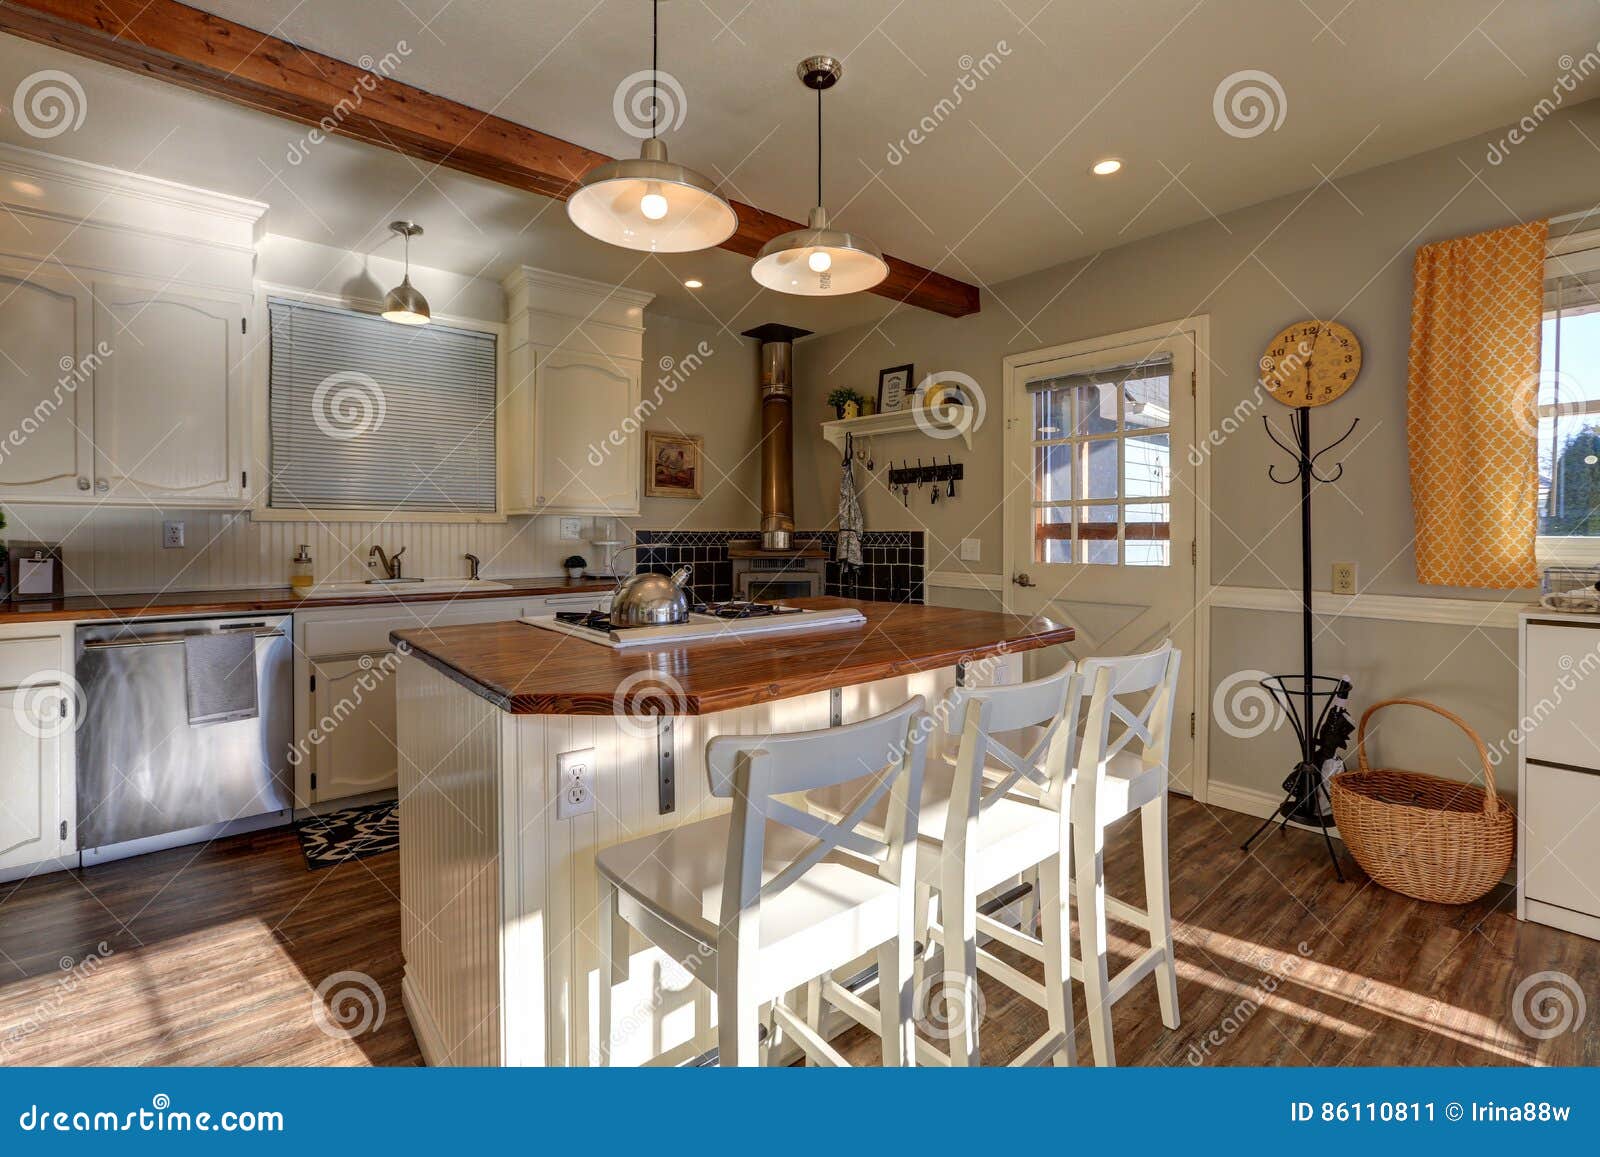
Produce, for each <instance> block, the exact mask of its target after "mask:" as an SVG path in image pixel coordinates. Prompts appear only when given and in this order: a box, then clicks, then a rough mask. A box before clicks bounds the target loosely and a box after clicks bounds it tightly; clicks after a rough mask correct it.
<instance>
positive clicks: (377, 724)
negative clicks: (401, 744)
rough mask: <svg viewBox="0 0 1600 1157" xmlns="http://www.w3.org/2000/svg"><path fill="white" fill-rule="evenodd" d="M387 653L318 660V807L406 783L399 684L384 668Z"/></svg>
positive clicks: (314, 798)
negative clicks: (398, 735)
mask: <svg viewBox="0 0 1600 1157" xmlns="http://www.w3.org/2000/svg"><path fill="white" fill-rule="evenodd" d="M386 654H387V652H376V653H373V654H369V655H358V656H354V657H351V658H344V659H317V660H315V661H313V662H312V664H311V670H312V673H313V674H314V676H315V677H316V680H317V690H316V693H315V694H314V695H313V696H312V699H311V708H312V711H313V712H314V718H313V719H312V726H313V727H314V728H315V729H316V731H317V741H316V743H315V744H314V745H313V747H312V750H313V752H314V753H315V754H314V755H313V757H312V766H313V768H314V769H315V774H316V777H317V778H316V786H315V787H313V788H312V791H311V799H312V802H314V803H321V802H322V801H324V800H330V799H344V798H345V797H346V796H352V795H362V794H364V793H366V792H369V791H385V790H387V789H389V788H392V787H394V786H395V785H396V784H398V783H399V782H400V760H399V755H398V753H397V751H396V748H395V742H394V734H395V688H394V680H393V679H391V678H389V677H388V673H387V672H386V671H385V670H384V669H383V668H382V667H380V666H379V664H380V663H381V662H382V661H383V659H384V656H385V655H386Z"/></svg>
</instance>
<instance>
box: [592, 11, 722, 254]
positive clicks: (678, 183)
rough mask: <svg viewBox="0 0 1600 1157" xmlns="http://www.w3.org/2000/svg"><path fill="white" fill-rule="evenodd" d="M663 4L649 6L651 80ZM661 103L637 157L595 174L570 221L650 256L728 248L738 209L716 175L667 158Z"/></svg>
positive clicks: (654, 109) (597, 168)
mask: <svg viewBox="0 0 1600 1157" xmlns="http://www.w3.org/2000/svg"><path fill="white" fill-rule="evenodd" d="M658 17H659V13H658V11H657V0H651V4H650V75H651V79H652V82H653V83H654V82H655V81H656V78H658V77H659V76H660V71H659V70H658V69H657V68H656V55H657V50H658V48H659V41H660V26H659V19H658ZM660 117H661V101H660V100H659V99H656V100H653V101H652V103H651V108H650V136H649V138H648V139H647V140H646V141H645V142H644V144H643V145H641V146H640V148H639V158H638V160H618V161H607V162H606V163H605V164H603V165H597V166H595V167H594V168H593V169H590V170H589V171H588V172H587V173H585V174H584V175H583V177H582V178H581V179H580V180H579V181H578V187H577V189H576V190H574V191H573V194H572V196H571V197H569V198H567V216H568V217H570V218H572V223H573V224H574V225H576V226H577V227H578V228H579V229H582V230H583V231H584V232H585V233H587V234H588V235H589V236H591V237H594V238H596V239H598V240H600V241H604V242H606V243H608V244H611V245H620V246H621V247H622V248H624V249H639V250H643V251H644V252H647V253H692V252H694V251H695V250H697V249H710V248H712V247H713V246H716V245H721V244H722V243H723V242H724V241H726V240H727V239H728V238H729V237H731V236H733V231H734V230H735V229H737V228H738V227H739V218H738V215H737V214H735V213H734V211H733V206H732V205H730V204H728V202H726V201H724V200H723V199H722V197H720V196H719V195H718V194H717V189H716V185H715V184H713V183H712V181H711V179H710V178H709V177H706V176H704V175H702V174H700V173H697V172H695V171H694V170H693V169H690V168H686V167H684V166H683V165H678V164H674V163H673V162H671V161H669V160H667V146H666V143H665V142H663V141H662V140H661V139H660V138H658V137H657V136H656V129H657V127H658V122H659V120H660Z"/></svg>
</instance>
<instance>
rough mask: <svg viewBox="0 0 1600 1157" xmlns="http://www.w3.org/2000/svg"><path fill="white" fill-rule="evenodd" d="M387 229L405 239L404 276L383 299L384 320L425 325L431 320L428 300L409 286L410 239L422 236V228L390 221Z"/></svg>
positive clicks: (413, 287) (431, 315)
mask: <svg viewBox="0 0 1600 1157" xmlns="http://www.w3.org/2000/svg"><path fill="white" fill-rule="evenodd" d="M389 228H390V229H391V230H392V231H394V232H396V233H398V234H400V236H402V237H404V238H405V239H406V275H405V279H404V280H402V281H401V282H400V284H399V285H397V286H395V287H394V288H393V289H391V290H390V291H389V295H388V296H387V297H385V298H384V299H383V317H384V320H385V321H393V322H398V323H399V324H401V325H427V324H428V322H430V321H432V320H433V314H432V313H431V312H430V311H429V309H428V299H427V298H426V297H423V296H422V294H421V293H420V292H418V291H417V287H416V286H414V285H412V284H411V239H412V238H413V237H420V236H422V226H421V225H415V224H413V223H411V222H410V221H390V222H389Z"/></svg>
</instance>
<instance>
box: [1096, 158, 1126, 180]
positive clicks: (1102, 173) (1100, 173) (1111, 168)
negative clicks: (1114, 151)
mask: <svg viewBox="0 0 1600 1157" xmlns="http://www.w3.org/2000/svg"><path fill="white" fill-rule="evenodd" d="M1121 168H1122V162H1121V161H1119V160H1117V158H1116V157H1107V158H1105V160H1103V161H1096V162H1095V163H1094V164H1093V165H1091V166H1090V167H1089V171H1090V172H1091V173H1093V174H1094V175H1095V176H1097V177H1109V176H1110V175H1111V174H1112V173H1115V172H1118V171H1120V170H1121Z"/></svg>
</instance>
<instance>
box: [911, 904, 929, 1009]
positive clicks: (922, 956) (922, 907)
mask: <svg viewBox="0 0 1600 1157" xmlns="http://www.w3.org/2000/svg"><path fill="white" fill-rule="evenodd" d="M933 922H934V920H933V886H932V885H931V884H918V885H917V913H916V936H917V943H918V944H920V945H922V951H920V952H918V953H917V955H916V960H915V962H914V963H913V964H912V966H911V993H912V996H911V999H912V1001H913V1004H912V1008H911V1012H912V1015H913V1016H922V1015H923V1014H924V1013H926V1012H927V1008H928V998H929V996H930V995H931V993H930V988H931V986H930V985H929V984H928V960H929V959H930V958H931V957H932V956H933V937H932V933H931V931H930V928H929V926H930V925H931V924H933Z"/></svg>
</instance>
